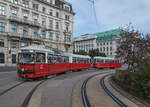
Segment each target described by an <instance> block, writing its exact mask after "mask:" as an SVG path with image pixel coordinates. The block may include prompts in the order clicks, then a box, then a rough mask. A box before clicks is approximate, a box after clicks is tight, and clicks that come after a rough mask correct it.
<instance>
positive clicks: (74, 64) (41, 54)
mask: <svg viewBox="0 0 150 107" xmlns="http://www.w3.org/2000/svg"><path fill="white" fill-rule="evenodd" d="M89 68H90V57H89V56H83V55H74V54H68V55H66V54H61V55H60V54H55V53H54V52H53V51H50V50H49V49H46V48H45V47H44V46H39V45H31V46H29V47H24V48H21V49H20V50H19V53H18V70H17V71H18V77H20V78H38V77H46V76H49V75H54V74H58V73H62V72H67V71H74V70H81V69H89Z"/></svg>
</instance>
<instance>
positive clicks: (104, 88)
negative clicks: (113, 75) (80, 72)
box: [100, 75, 127, 107]
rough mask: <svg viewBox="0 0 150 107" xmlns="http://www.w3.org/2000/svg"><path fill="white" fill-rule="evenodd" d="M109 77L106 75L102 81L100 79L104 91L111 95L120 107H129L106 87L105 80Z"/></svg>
mask: <svg viewBox="0 0 150 107" xmlns="http://www.w3.org/2000/svg"><path fill="white" fill-rule="evenodd" d="M107 76H109V75H105V76H104V77H103V78H102V79H100V85H101V87H102V88H103V90H104V91H105V92H106V93H107V95H109V96H110V97H111V98H112V99H113V100H114V101H115V102H116V103H117V104H118V105H119V106H120V107H127V105H126V104H125V103H123V102H122V101H121V100H120V99H119V98H117V97H116V96H115V95H114V94H113V93H111V92H110V90H109V89H108V88H107V87H106V86H105V83H104V79H105V78H106V77H107Z"/></svg>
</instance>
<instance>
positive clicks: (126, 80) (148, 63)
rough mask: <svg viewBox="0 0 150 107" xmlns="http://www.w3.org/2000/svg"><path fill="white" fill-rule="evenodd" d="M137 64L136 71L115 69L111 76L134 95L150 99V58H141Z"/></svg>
mask: <svg viewBox="0 0 150 107" xmlns="http://www.w3.org/2000/svg"><path fill="white" fill-rule="evenodd" d="M138 65H139V66H138V72H132V71H129V70H127V71H117V72H116V73H115V74H114V76H113V78H114V79H115V80H117V81H118V82H120V83H119V84H120V85H121V86H123V88H126V89H129V91H131V92H132V93H135V95H138V96H139V97H142V98H144V99H150V59H149V58H148V59H146V60H143V61H142V62H141V63H139V64H138ZM125 85H126V86H125Z"/></svg>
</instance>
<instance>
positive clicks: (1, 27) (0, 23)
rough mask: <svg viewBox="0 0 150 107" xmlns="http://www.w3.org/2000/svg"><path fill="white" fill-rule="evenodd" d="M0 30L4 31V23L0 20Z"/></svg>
mask: <svg viewBox="0 0 150 107" xmlns="http://www.w3.org/2000/svg"><path fill="white" fill-rule="evenodd" d="M0 32H5V23H3V22H0Z"/></svg>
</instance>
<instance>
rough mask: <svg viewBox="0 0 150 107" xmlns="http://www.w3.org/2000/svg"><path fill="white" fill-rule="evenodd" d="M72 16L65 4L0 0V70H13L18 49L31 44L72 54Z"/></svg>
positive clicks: (43, 0) (60, 0)
mask: <svg viewBox="0 0 150 107" xmlns="http://www.w3.org/2000/svg"><path fill="white" fill-rule="evenodd" d="M74 15H75V13H74V12H73V9H72V5H71V4H70V3H68V2H66V1H65V0H1V1H0V66H6V65H7V66H13V65H14V66H15V65H16V59H17V52H18V49H19V48H21V47H24V46H28V45H31V44H43V43H44V44H45V45H46V46H48V47H52V48H55V49H58V50H61V51H64V52H70V53H72V47H73V46H72V42H73V41H72V38H73V16H74Z"/></svg>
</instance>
